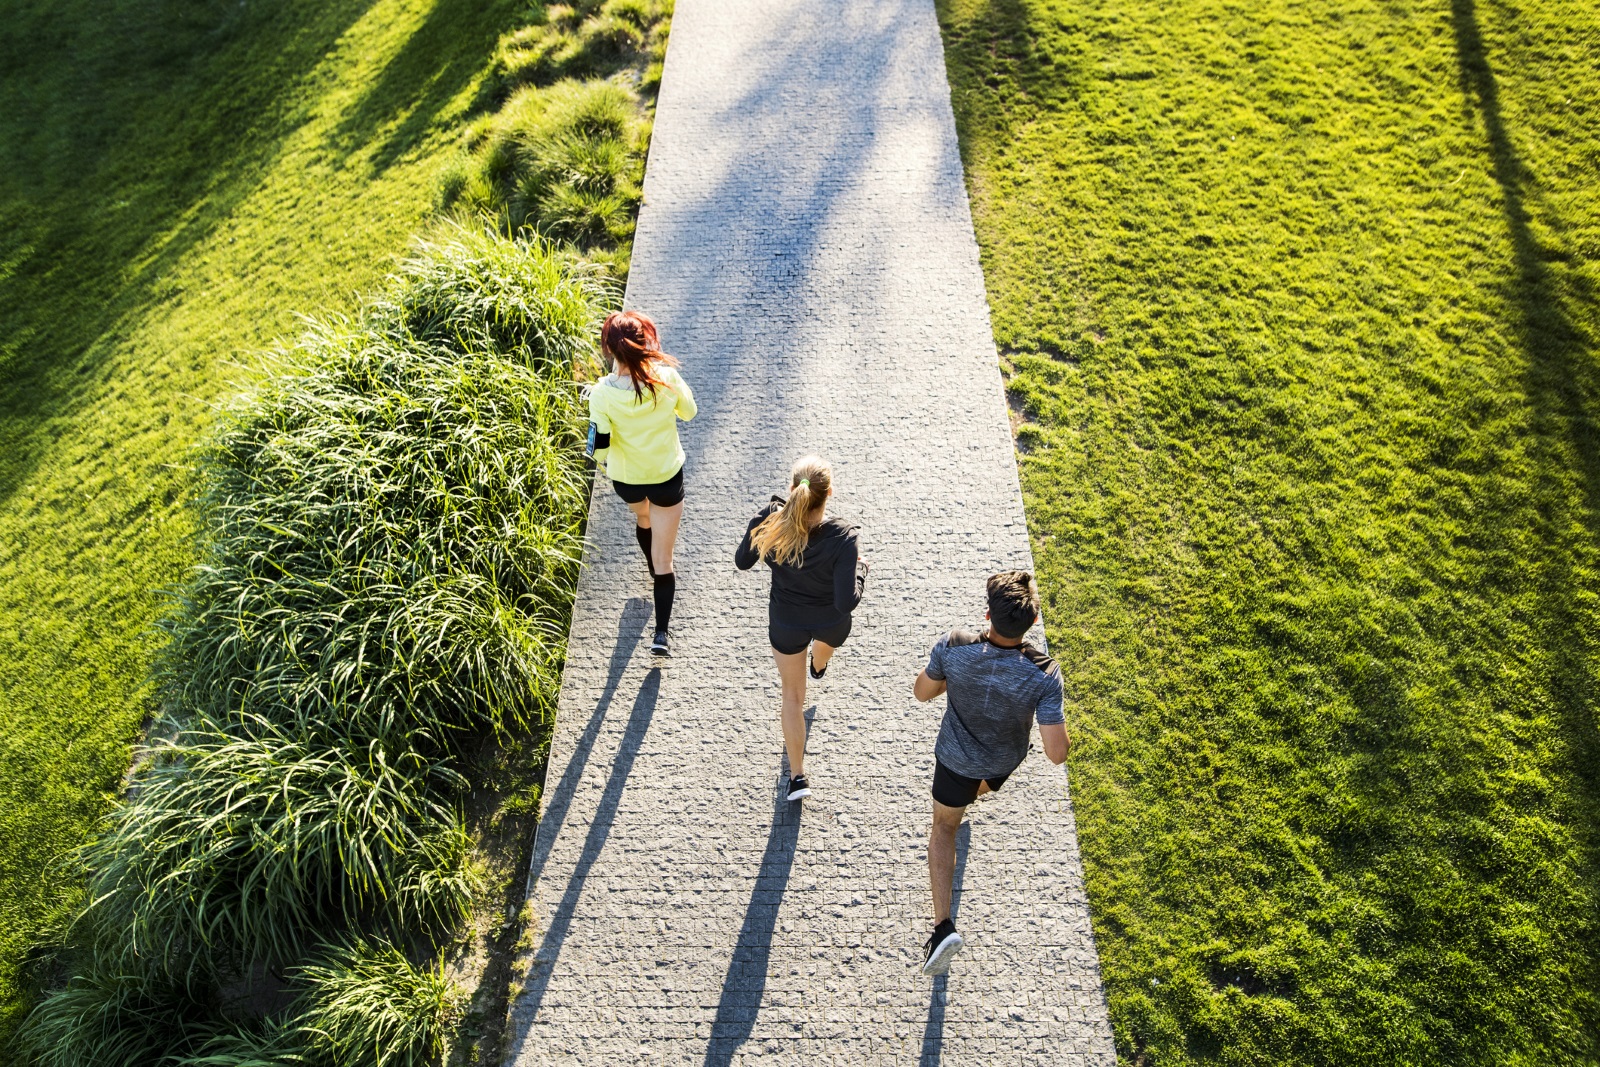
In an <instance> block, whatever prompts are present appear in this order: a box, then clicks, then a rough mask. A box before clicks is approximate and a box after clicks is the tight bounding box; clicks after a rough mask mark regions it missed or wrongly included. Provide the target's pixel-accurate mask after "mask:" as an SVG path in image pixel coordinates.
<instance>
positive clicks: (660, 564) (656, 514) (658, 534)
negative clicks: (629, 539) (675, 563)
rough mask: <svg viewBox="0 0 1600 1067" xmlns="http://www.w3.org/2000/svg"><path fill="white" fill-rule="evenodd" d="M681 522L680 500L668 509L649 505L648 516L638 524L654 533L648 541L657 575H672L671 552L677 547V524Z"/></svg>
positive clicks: (681, 506)
mask: <svg viewBox="0 0 1600 1067" xmlns="http://www.w3.org/2000/svg"><path fill="white" fill-rule="evenodd" d="M634 514H635V515H637V514H638V512H637V511H636V512H634ZM682 521H683V501H681V500H680V501H678V502H677V503H676V504H674V505H672V506H671V507H670V508H662V507H657V506H656V505H654V504H651V505H650V511H649V514H648V516H647V517H646V518H645V521H644V522H642V523H640V525H641V526H648V527H650V529H651V530H652V531H654V532H653V533H652V535H651V539H650V560H651V562H652V563H654V564H655V568H656V573H657V574H671V573H672V550H673V549H674V548H676V547H677V544H678V523H680V522H682Z"/></svg>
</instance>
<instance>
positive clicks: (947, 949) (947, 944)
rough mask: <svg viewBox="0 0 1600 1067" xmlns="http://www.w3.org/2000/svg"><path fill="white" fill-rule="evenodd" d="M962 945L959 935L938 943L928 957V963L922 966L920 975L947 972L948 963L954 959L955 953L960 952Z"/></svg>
mask: <svg viewBox="0 0 1600 1067" xmlns="http://www.w3.org/2000/svg"><path fill="white" fill-rule="evenodd" d="M963 943H964V942H963V941H962V940H961V935H960V934H955V933H952V934H950V935H949V936H948V937H946V938H945V939H944V940H943V941H941V942H939V943H938V945H936V946H934V949H933V952H932V953H931V954H930V955H929V956H928V962H926V963H924V964H923V965H922V973H923V974H929V975H941V974H944V973H946V972H947V971H949V970H950V961H951V960H953V959H955V958H956V953H957V952H960V951H961V946H962V944H963Z"/></svg>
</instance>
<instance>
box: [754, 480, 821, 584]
mask: <svg viewBox="0 0 1600 1067" xmlns="http://www.w3.org/2000/svg"><path fill="white" fill-rule="evenodd" d="M832 487H833V468H832V467H830V466H828V464H827V463H826V462H825V461H824V460H823V459H822V458H821V457H820V456H801V457H800V458H799V459H798V460H796V461H795V465H794V469H793V470H792V471H790V472H789V499H787V500H785V501H784V502H783V507H781V508H779V509H778V510H777V511H774V512H773V513H772V514H771V515H768V516H767V517H766V518H765V519H763V520H761V525H760V526H757V527H756V528H755V532H753V533H752V534H751V535H750V543H751V544H752V545H753V546H755V550H756V552H758V553H759V554H760V556H761V558H762V559H766V560H772V561H773V562H775V563H788V564H791V565H792V564H796V563H799V562H800V560H801V559H802V558H803V557H804V556H805V553H806V544H807V543H808V542H809V541H810V540H811V515H812V513H813V512H815V511H816V510H817V509H818V508H820V507H822V505H823V503H824V502H825V501H826V500H827V499H828V490H829V489H831V488H832Z"/></svg>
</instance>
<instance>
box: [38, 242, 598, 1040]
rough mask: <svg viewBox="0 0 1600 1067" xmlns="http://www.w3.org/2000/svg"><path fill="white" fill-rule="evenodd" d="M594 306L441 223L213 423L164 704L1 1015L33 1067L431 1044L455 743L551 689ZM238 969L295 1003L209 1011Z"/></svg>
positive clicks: (575, 553)
mask: <svg viewBox="0 0 1600 1067" xmlns="http://www.w3.org/2000/svg"><path fill="white" fill-rule="evenodd" d="M611 296H612V294H611V291H610V290H609V289H608V288H607V287H606V286H605V285H604V284H603V283H602V282H601V281H599V280H598V276H597V275H596V274H595V272H594V271H592V270H591V269H589V268H587V267H585V266H583V265H582V264H580V263H577V262H575V261H573V260H572V259H571V258H570V256H568V255H566V254H564V253H562V252H560V251H558V250H557V249H555V248H553V247H552V246H551V245H549V244H548V243H546V242H544V241H542V240H539V239H512V238H506V237H502V236H499V235H497V234H495V233H494V232H493V231H485V230H472V229H464V228H461V227H457V226H450V225H447V226H445V227H444V228H443V230H442V236H440V237H439V238H437V239H435V240H431V241H423V242H419V243H418V244H417V246H416V248H415V250H414V253H413V255H412V256H411V257H410V258H409V259H408V260H407V261H406V262H405V263H403V264H402V265H401V267H400V269H399V270H398V271H397V272H396V274H395V276H394V277H393V278H392V279H391V282H390V284H389V286H388V288H387V289H386V290H385V291H384V292H382V293H381V294H380V295H379V296H378V297H377V298H375V299H373V300H372V301H370V302H369V303H368V305H367V306H366V307H365V308H364V310H363V311H362V312H361V313H360V314H358V315H357V316H355V317H354V318H351V319H320V320H309V321H308V322H307V324H306V328H305V332H304V334H303V337H302V339H301V341H300V343H299V344H298V345H297V346H295V347H294V348H293V349H291V350H289V351H286V352H283V353H281V359H280V364H279V365H277V366H275V367H273V368H272V373H271V374H270V375H269V376H268V377H266V378H265V379H264V381H263V383H262V384H261V385H260V387H259V388H258V389H256V390H255V391H254V392H253V393H251V394H250V395H249V396H247V397H245V398H243V399H241V400H240V401H238V402H237V403H235V404H233V405H232V406H230V407H229V408H228V409H226V411H224V412H223V415H222V420H221V426H220V429H219V431H218V433H217V434H216V435H215V437H214V438H213V439H212V441H211V442H210V443H208V444H207V445H206V446H204V448H203V449H202V451H201V453H200V464H199V466H200V478H201V482H202V485H203V487H204V491H203V493H202V496H201V502H202V514H203V520H204V530H205V534H204V538H203V544H202V547H201V552H200V559H201V562H200V564H199V566H197V567H196V569H195V572H194V576H193V579H192V580H191V581H190V582H189V584H188V585H187V586H186V587H185V588H184V589H183V590H182V591H181V594H180V595H179V596H178V598H177V600H176V604H175V608H174V611H173V613H172V615H171V617H170V619H169V620H168V623H167V630H168V633H169V635H170V640H169V642H168V644H167V646H166V648H165V650H164V652H163V653H162V655H161V657H160V661H159V672H158V676H157V682H158V688H159V691H160V693H161V696H162V699H163V703H164V706H165V708H166V712H167V714H166V717H165V721H164V723H163V724H160V725H158V728H157V729H156V730H155V731H154V732H155V734H156V736H157V737H158V738H159V739H158V740H157V741H156V742H155V743H154V744H153V745H152V746H151V750H150V752H149V754H148V757H147V758H146V759H145V760H144V761H143V762H142V764H141V765H140V766H139V767H138V768H137V769H136V771H135V773H134V776H133V781H132V786H131V789H130V799H129V800H128V802H127V803H126V804H125V805H124V806H123V807H122V808H120V809H119V810H118V811H117V812H116V813H115V814H114V816H113V817H112V819H111V820H110V821H109V824H108V826H107V827H106V829H105V831H104V832H103V833H102V834H101V836H100V837H99V838H98V839H96V840H95V841H94V842H92V843H91V844H90V845H89V846H88V847H87V848H86V849H85V850H84V852H83V855H82V861H83V864H84V868H85V872H86V877H87V881H88V885H89V889H90V898H91V903H90V904H89V905H88V906H87V908H86V909H85V911H84V913H83V915H82V916H81V917H80V920H79V931H80V950H81V951H80V957H81V958H80V959H79V960H78V966H77V967H76V971H77V976H76V977H74V978H73V979H72V981H71V982H70V983H69V984H68V985H67V986H66V987H65V988H64V989H61V990H58V991H56V992H55V993H54V994H52V995H50V996H49V997H47V998H46V999H45V1000H44V1001H43V1003H42V1004H41V1005H40V1006H39V1007H38V1008H37V1009H36V1010H35V1012H34V1013H33V1015H32V1016H31V1017H30V1019H29V1021H28V1022H27V1024H26V1025H25V1034H24V1039H25V1047H26V1048H28V1049H31V1050H32V1055H33V1058H34V1060H35V1061H36V1062H37V1063H39V1064H40V1065H43V1067H53V1065H55V1064H65V1063H68V1062H72V1063H94V1064H122V1063H126V1064H129V1065H130V1067H131V1065H133V1064H147V1063H172V1064H179V1063H182V1064H193V1065H199V1064H210V1063H217V1064H221V1063H229V1064H234V1065H237V1064H240V1063H243V1062H246V1061H247V1060H249V1058H250V1057H257V1058H261V1057H265V1058H266V1060H267V1061H268V1062H290V1061H292V1062H307V1063H324V1062H326V1063H336V1064H368V1063H370V1064H374V1065H385V1067H386V1065H391V1064H396V1065H399V1064H404V1065H410V1064H421V1063H424V1062H428V1061H429V1060H430V1058H433V1057H436V1055H437V1053H438V1052H439V1049H440V1043H441V1041H442V1040H443V1038H442V1036H441V1035H442V1030H441V1029H440V1027H441V1026H442V1025H443V1020H444V1019H445V1018H446V1017H447V1016H449V1015H450V1013H451V1012H452V1011H453V1010H454V1008H453V1004H454V1002H455V1001H454V994H453V993H452V992H451V991H450V990H449V989H448V988H447V987H446V986H445V985H443V984H441V983H443V979H442V977H440V974H439V972H438V969H437V967H436V966H435V965H433V964H426V963H423V962H422V961H426V960H429V959H433V958H435V957H436V956H437V953H438V949H439V946H440V945H441V944H443V943H444V941H445V940H446V939H447V938H448V937H449V936H450V934H451V932H452V931H453V930H455V929H457V928H458V927H459V926H460V924H461V922H462V920H463V919H464V918H465V916H466V914H467V911H468V908H469V906H470V905H471V902H472V895H473V888H474V886H473V877H472V875H471V873H470V867H469V863H468V852H469V847H470V841H469V837H468V834H467V831H466V829H465V827H464V824H463V818H462V809H461V802H462V797H463V795H464V794H465V792H466V789H467V781H466V779H465V778H464V777H463V775H462V773H461V767H462V766H463V765H464V764H463V757H462V752H463V745H464V744H465V743H467V742H469V741H471V740H474V739H479V738H482V737H484V736H486V735H489V734H492V733H495V732H497V731H502V730H504V729H507V728H512V727H521V726H526V725H527V724H529V723H531V722H533V721H535V720H538V719H540V718H542V717H543V716H545V715H547V714H548V713H549V711H550V710H551V708H552V707H553V700H554V695H555V692H556V687H557V685H558V684H559V677H560V667H561V660H562V655H563V640H564V636H565V627H566V619H567V617H568V614H569V611H570V606H571V598H572V591H573V588H574V585H575V582H576V574H577V567H578V562H579V558H580V548H581V525H580V524H581V521H582V514H583V510H584V507H585V504H586V502H587V481H586V478H585V473H586V467H585V464H584V460H583V455H582V451H581V447H580V441H579V435H578V428H579V427H580V426H581V425H582V412H581V406H580V396H579V391H578V386H577V383H576V378H575V370H577V369H578V368H580V367H583V366H587V365H588V364H589V363H590V362H591V361H592V360H593V352H592V348H591V346H592V338H593V336H594V334H595V330H596V326H597V320H598V316H599V313H600V311H601V309H602V308H604V307H605V306H607V305H608V304H609V302H610V300H611ZM352 938H354V940H352ZM327 945H344V946H345V947H344V948H342V949H328V948H326V947H320V948H319V946H327ZM419 967H420V969H419ZM263 969H264V970H265V972H267V973H270V974H277V975H284V976H287V977H286V979H285V980H286V983H287V986H286V989H287V991H288V992H297V993H298V995H299V999H298V1000H297V1001H296V1002H295V1005H296V1006H295V1007H294V1008H293V1009H291V1010H289V1011H288V1012H279V1013H277V1014H269V1016H268V1017H266V1018H262V1017H259V1013H254V1014H252V1013H251V1012H250V1011H248V1010H242V1009H240V1008H239V1007H238V1005H237V1004H235V1003H233V1001H236V1000H238V999H239V996H238V990H239V989H240V988H241V987H246V988H253V987H255V986H259V985H260V984H261V983H262V982H263V981H265V979H263V977H262V973H263ZM268 984H269V985H270V984H272V983H271V982H268ZM230 990H231V991H232V993H230ZM230 996H231V997H232V1000H230ZM246 999H248V998H246ZM252 1049H253V1050H255V1051H250V1050H252ZM63 1050H64V1051H63ZM230 1050H231V1051H230ZM241 1050H243V1051H241ZM247 1052H248V1055H246V1053H247ZM230 1057H231V1058H230ZM273 1057H276V1060H274V1059H273Z"/></svg>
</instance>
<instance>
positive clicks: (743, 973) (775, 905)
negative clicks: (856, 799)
mask: <svg viewBox="0 0 1600 1067" xmlns="http://www.w3.org/2000/svg"><path fill="white" fill-rule="evenodd" d="M816 714H817V709H816V706H815V705H812V706H811V707H809V708H807V709H806V736H807V737H808V738H809V737H810V736H811V723H812V720H813V719H815V718H816ZM788 779H789V769H788V761H787V760H785V761H784V765H783V766H781V767H780V768H779V770H778V781H777V786H776V788H775V790H774V792H773V797H774V800H773V802H772V826H771V828H770V829H768V831H767V847H766V850H765V851H764V852H762V854H761V867H760V869H759V870H758V871H757V872H756V885H755V888H754V889H753V890H751V892H750V906H749V907H748V908H746V909H745V913H744V926H743V927H742V928H740V930H739V939H738V940H737V941H735V942H734V946H733V960H732V961H731V962H730V963H729V964H728V974H727V977H725V978H724V979H723V980H722V997H721V999H720V1000H718V1001H717V1016H716V1019H715V1020H713V1021H712V1023H711V1043H710V1045H708V1046H707V1047H706V1058H705V1067H728V1064H729V1063H731V1062H732V1060H733V1054H734V1053H735V1052H737V1051H739V1046H740V1045H743V1044H744V1043H745V1042H746V1041H748V1040H749V1039H750V1032H751V1031H752V1030H753V1029H754V1028H755V1023H756V1015H757V1014H758V1013H760V1011H761V998H762V996H763V995H764V994H765V993H766V989H767V961H768V959H769V958H770V957H771V955H772V931H773V928H774V927H776V926H777V925H778V909H779V907H781V906H782V904H783V891H784V888H785V887H786V886H787V885H788V884H789V872H790V870H791V869H792V868H793V867H794V853H795V848H796V846H798V844H799V842H800V804H799V803H790V802H789V801H788V800H787V799H786V797H785V790H784V785H785V783H786V782H787V781H788Z"/></svg>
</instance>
